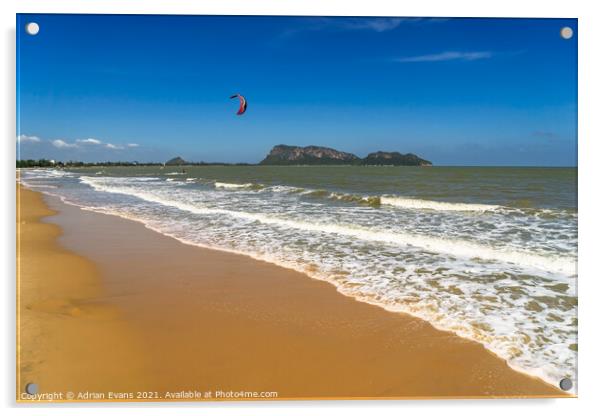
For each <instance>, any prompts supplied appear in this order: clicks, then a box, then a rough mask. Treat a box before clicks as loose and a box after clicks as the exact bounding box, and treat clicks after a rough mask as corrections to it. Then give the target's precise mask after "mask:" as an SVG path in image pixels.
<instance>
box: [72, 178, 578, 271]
mask: <svg viewBox="0 0 602 416" xmlns="http://www.w3.org/2000/svg"><path fill="white" fill-rule="evenodd" d="M90 179H92V178H90ZM82 180H83V181H87V183H88V184H90V185H91V186H92V187H94V188H95V189H97V190H100V191H104V192H111V193H119V194H125V195H130V196H135V197H137V198H140V199H143V200H145V201H148V202H153V203H157V204H161V205H163V206H169V207H172V208H177V209H179V210H182V211H187V212H191V213H194V214H200V215H228V216H230V217H235V218H238V219H244V220H247V221H257V222H259V223H262V224H267V225H274V226H278V227H283V228H294V229H297V230H302V231H308V232H317V233H328V234H338V235H344V236H348V237H353V238H357V239H361V240H365V241H375V242H385V243H392V244H396V245H402V246H413V247H418V248H420V249H423V250H425V251H431V252H435V253H444V254H448V255H452V256H457V257H461V258H465V259H471V260H474V259H481V260H485V261H498V262H504V263H509V264H515V265H518V266H521V267H526V268H535V269H538V270H543V271H548V272H552V273H561V274H563V275H568V276H574V275H576V271H577V270H576V264H575V261H574V259H573V258H572V257H563V256H554V257H553V256H549V255H544V254H534V253H530V252H524V251H519V250H513V249H509V248H501V247H500V248H498V247H493V246H487V245H483V244H477V243H473V242H469V241H465V240H460V239H447V238H439V237H432V236H424V235H416V234H411V233H403V232H391V231H386V230H377V229H369V228H365V227H360V226H356V225H354V224H344V223H343V224H333V223H323V224H322V223H318V222H315V221H314V222H308V221H300V220H297V219H289V218H284V217H281V216H276V215H269V214H264V213H256V212H245V211H234V210H228V209H223V208H209V207H204V206H199V205H195V204H190V203H187V202H182V201H180V200H175V199H173V200H172V199H167V198H164V197H162V196H160V195H156V194H153V193H152V192H148V191H143V190H137V189H131V188H121V187H112V186H103V185H100V184H98V183H95V181H92V180H89V179H87V180H84V179H83V178H82Z"/></svg>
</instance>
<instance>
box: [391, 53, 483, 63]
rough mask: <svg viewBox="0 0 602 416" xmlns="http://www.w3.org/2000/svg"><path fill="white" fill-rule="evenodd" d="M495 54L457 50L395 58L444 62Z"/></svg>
mask: <svg viewBox="0 0 602 416" xmlns="http://www.w3.org/2000/svg"><path fill="white" fill-rule="evenodd" d="M492 56H493V52H491V51H477V52H456V51H448V52H441V53H435V54H431V55H418V56H409V57H405V58H398V59H395V60H396V61H397V62H442V61H476V60H478V59H488V58H491V57H492Z"/></svg>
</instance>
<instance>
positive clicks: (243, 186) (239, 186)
mask: <svg viewBox="0 0 602 416" xmlns="http://www.w3.org/2000/svg"><path fill="white" fill-rule="evenodd" d="M214 186H215V187H216V188H218V189H219V188H221V189H255V190H257V189H263V188H264V186H263V185H261V184H257V183H228V182H215V184H214Z"/></svg>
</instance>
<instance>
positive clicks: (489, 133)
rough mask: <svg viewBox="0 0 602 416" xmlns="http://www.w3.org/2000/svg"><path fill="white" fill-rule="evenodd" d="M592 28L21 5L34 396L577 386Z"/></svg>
mask: <svg viewBox="0 0 602 416" xmlns="http://www.w3.org/2000/svg"><path fill="white" fill-rule="evenodd" d="M577 29H578V28H577V20H576V19H533V18H529V19H515V18H507V19H506V18H504V19H500V18H429V17H424V18H416V17H311V16H190V15H187V16H167V15H165V16H160V15H77V14H73V15H69V14H64V15H63V14H19V15H17V134H18V137H17V182H18V184H17V192H18V195H17V244H18V245H17V265H18V267H17V309H18V310H17V341H18V346H17V347H18V348H17V375H16V377H17V400H18V401H21V402H30V401H42V402H44V401H49V400H52V401H68V402H69V401H178V400H179V401H209V400H268V401H273V400H294V399H313V400H318V399H384V398H387V399H430V398H466V397H481V398H487V397H489V398H498V397H571V396H575V395H576V392H577V387H576V386H577V368H576V364H577V182H576V180H577V128H576V126H577V34H578V32H577Z"/></svg>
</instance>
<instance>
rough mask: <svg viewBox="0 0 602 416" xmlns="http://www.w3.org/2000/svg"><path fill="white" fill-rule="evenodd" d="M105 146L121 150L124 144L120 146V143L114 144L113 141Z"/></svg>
mask: <svg viewBox="0 0 602 416" xmlns="http://www.w3.org/2000/svg"><path fill="white" fill-rule="evenodd" d="M105 147H106V148H107V149H112V150H120V149H123V146H119V145H116V144H112V143H107V144H105Z"/></svg>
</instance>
